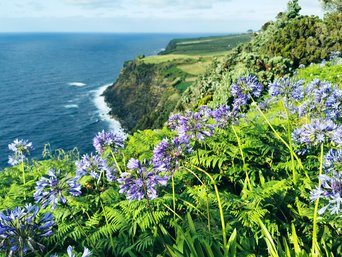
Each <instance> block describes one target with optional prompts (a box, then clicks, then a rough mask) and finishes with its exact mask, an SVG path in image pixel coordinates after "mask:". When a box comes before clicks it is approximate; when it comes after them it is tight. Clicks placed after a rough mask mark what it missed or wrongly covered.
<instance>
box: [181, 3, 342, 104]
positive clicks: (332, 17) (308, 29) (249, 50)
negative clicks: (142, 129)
mask: <svg viewBox="0 0 342 257" xmlns="http://www.w3.org/2000/svg"><path fill="white" fill-rule="evenodd" d="M290 3H293V4H292V5H289V10H288V11H287V12H284V13H279V14H278V16H277V19H276V21H270V22H267V23H266V24H265V25H264V26H263V27H262V30H261V31H260V32H259V33H257V34H256V35H255V37H254V38H253V39H252V40H251V41H250V42H249V43H245V44H243V45H240V46H239V47H237V48H235V49H234V50H233V51H232V52H231V53H229V54H228V55H227V56H226V57H225V58H224V59H221V60H218V61H217V62H214V63H213V64H212V67H211V68H210V69H208V71H207V72H206V74H204V75H202V76H201V78H200V79H199V80H197V81H196V83H194V84H193V85H192V86H191V87H189V88H188V90H187V91H186V92H184V94H183V95H182V99H181V100H180V101H179V103H178V104H177V109H178V110H184V109H188V108H191V107H192V106H193V105H196V104H197V103H199V105H200V104H202V103H207V104H209V102H211V103H210V105H212V106H216V105H218V104H223V103H225V102H226V101H227V99H228V98H229V95H230V92H229V91H230V85H231V83H232V81H234V80H236V79H237V78H238V77H239V76H242V75H245V74H254V75H256V76H257V77H258V79H259V80H260V81H261V82H262V83H263V84H264V85H265V86H266V85H267V84H268V83H270V82H272V81H273V80H274V79H276V78H279V77H282V76H285V75H292V74H293V72H294V71H295V70H296V69H297V68H298V67H299V65H301V64H302V65H306V66H307V65H310V64H311V63H316V62H320V61H321V60H323V59H328V58H329V54H330V53H331V52H333V51H341V49H342V38H341V31H342V13H341V12H335V13H330V14H327V15H326V17H325V18H324V19H323V20H321V19H319V18H318V17H315V16H302V15H299V10H300V7H299V6H298V3H296V1H292V2H290Z"/></svg>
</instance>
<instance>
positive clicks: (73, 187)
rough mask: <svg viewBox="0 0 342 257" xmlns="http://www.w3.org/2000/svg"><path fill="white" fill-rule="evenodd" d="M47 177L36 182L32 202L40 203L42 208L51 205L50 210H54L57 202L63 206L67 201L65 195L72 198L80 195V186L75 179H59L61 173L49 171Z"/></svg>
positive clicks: (65, 177)
mask: <svg viewBox="0 0 342 257" xmlns="http://www.w3.org/2000/svg"><path fill="white" fill-rule="evenodd" d="M47 175H48V176H47V177H44V176H43V177H42V178H41V179H40V180H39V181H37V186H36V192H35V193H34V195H33V196H34V200H35V201H36V202H37V203H42V207H43V208H46V207H47V206H48V205H50V204H52V209H53V210H54V209H56V207H57V204H58V202H60V203H61V204H65V203H66V202H67V199H66V198H65V196H64V195H65V194H66V193H69V194H71V195H73V196H79V195H81V193H82V192H81V186H80V185H79V184H78V183H77V179H76V178H71V177H68V175H67V174H66V175H64V176H62V177H61V171H60V170H58V172H56V170H54V169H51V170H49V171H48V172H47Z"/></svg>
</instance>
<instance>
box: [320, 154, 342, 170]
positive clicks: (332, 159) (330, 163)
mask: <svg viewBox="0 0 342 257" xmlns="http://www.w3.org/2000/svg"><path fill="white" fill-rule="evenodd" d="M323 167H324V170H325V172H340V171H342V149H337V150H333V149H330V150H329V151H328V152H327V153H326V154H325V156H324V163H323Z"/></svg>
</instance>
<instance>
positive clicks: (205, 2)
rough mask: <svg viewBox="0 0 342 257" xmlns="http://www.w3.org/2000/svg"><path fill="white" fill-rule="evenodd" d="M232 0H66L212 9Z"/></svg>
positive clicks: (97, 4)
mask: <svg viewBox="0 0 342 257" xmlns="http://www.w3.org/2000/svg"><path fill="white" fill-rule="evenodd" d="M230 1H231V0H116V1H115V0H64V2H65V3H67V4H72V5H77V6H82V7H86V8H104V7H119V6H120V7H126V8H128V7H142V8H149V9H160V8H161V9H177V8H186V9H210V8H212V7H213V6H214V5H215V4H218V3H224V2H230Z"/></svg>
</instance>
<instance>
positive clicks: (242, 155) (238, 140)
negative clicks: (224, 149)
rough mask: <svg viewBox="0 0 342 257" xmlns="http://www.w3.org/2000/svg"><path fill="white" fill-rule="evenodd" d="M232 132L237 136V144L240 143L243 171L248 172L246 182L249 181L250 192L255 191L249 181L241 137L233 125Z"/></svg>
mask: <svg viewBox="0 0 342 257" xmlns="http://www.w3.org/2000/svg"><path fill="white" fill-rule="evenodd" d="M232 130H233V132H234V134H235V137H236V140H237V143H238V146H239V149H240V155H241V159H242V163H243V170H244V171H245V172H246V181H247V185H248V187H249V190H250V191H253V187H252V184H251V181H250V179H249V175H248V170H247V165H246V160H245V156H244V154H243V150H242V145H241V140H240V137H239V135H238V134H237V132H236V130H235V127H234V126H233V125H232Z"/></svg>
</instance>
